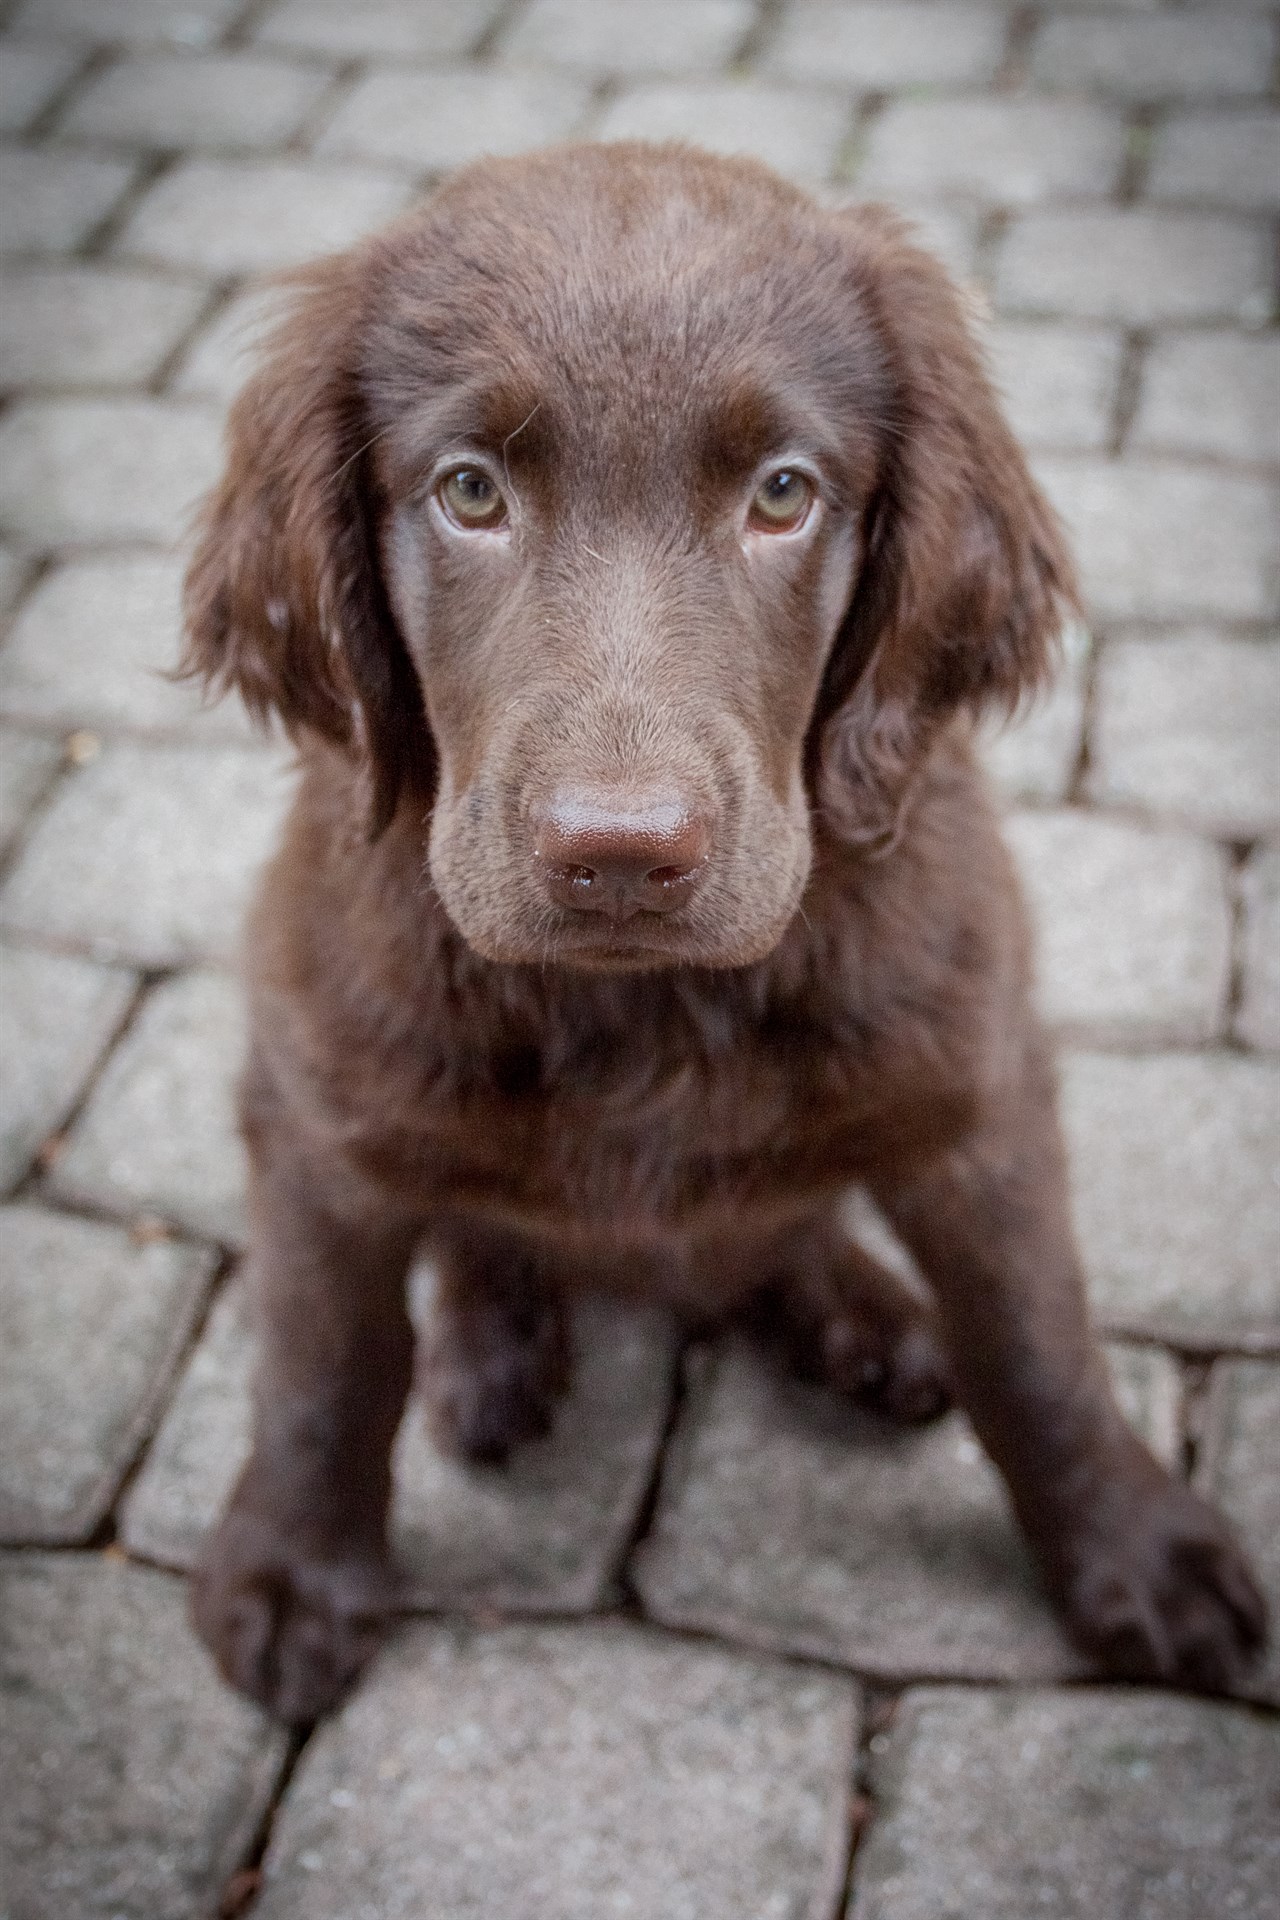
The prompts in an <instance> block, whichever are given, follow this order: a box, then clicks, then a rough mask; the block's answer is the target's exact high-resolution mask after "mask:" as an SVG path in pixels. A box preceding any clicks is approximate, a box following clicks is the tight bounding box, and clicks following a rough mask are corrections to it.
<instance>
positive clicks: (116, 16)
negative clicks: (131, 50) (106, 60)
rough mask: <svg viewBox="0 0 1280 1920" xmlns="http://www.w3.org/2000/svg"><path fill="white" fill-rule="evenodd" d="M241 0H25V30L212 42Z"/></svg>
mask: <svg viewBox="0 0 1280 1920" xmlns="http://www.w3.org/2000/svg"><path fill="white" fill-rule="evenodd" d="M240 6H241V0H182V4H181V5H180V6H175V5H174V0H21V4H20V5H19V7H18V10H17V13H16V14H15V15H14V18H13V23H12V24H13V26H14V28H15V29H16V30H17V32H19V33H49V34H67V35H70V36H72V37H74V38H76V39H82V40H94V41H98V42H102V43H111V42H114V41H117V40H118V41H123V42H124V43H125V44H126V45H128V44H131V43H146V42H148V41H160V42H167V43H168V44H170V45H173V46H182V47H207V46H210V45H212V43H213V41H214V40H216V38H217V36H218V34H219V33H220V32H221V30H222V29H223V28H225V27H227V26H229V25H230V23H231V21H232V19H233V18H234V16H235V15H236V14H237V13H238V12H239V11H240Z"/></svg>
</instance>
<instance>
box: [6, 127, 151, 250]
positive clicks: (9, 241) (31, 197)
mask: <svg viewBox="0 0 1280 1920" xmlns="http://www.w3.org/2000/svg"><path fill="white" fill-rule="evenodd" d="M135 171H136V167H135V163H134V162H133V161H132V160H114V159H108V158H107V157H106V156H104V155H97V154H89V153H58V152H54V151H52V150H50V149H49V148H42V149H40V150H39V151H37V150H35V149H30V148H25V147H10V148H7V149H5V150H4V151H3V152H0V251H3V252H5V253H63V252H65V251H66V250H67V249H68V248H69V247H78V246H79V245H80V243H81V241H82V240H85V239H87V238H88V236H89V234H91V233H92V231H93V229H94V228H95V227H96V226H97V225H98V222H99V221H100V220H103V219H105V217H106V215H107V214H108V213H110V211H111V209H112V208H113V207H114V206H116V205H117V204H118V203H119V201H120V200H121V199H122V198H123V196H124V190H125V188H126V187H127V186H128V185H129V182H130V181H131V180H132V179H133V176H134V173H135Z"/></svg>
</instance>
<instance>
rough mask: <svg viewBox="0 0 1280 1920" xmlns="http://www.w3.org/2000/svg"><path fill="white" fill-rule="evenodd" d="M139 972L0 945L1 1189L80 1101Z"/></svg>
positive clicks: (24, 1167)
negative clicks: (77, 1101)
mask: <svg viewBox="0 0 1280 1920" xmlns="http://www.w3.org/2000/svg"><path fill="white" fill-rule="evenodd" d="M136 989H137V979H136V977H135V976H134V975H133V974H131V973H126V972H125V971H124V969H123V968H120V967H99V966H95V965H94V964H93V963H92V962H91V961H88V960H77V959H74V958H72V957H71V956H70V955H69V954H59V953H41V952H40V950H39V949H38V948H35V947H14V946H4V947H0V1116H2V1118H0V1191H7V1190H8V1189H9V1188H10V1187H11V1186H13V1184H14V1183H15V1181H17V1180H19V1179H20V1178H21V1176H22V1175H23V1174H24V1173H25V1172H26V1170H27V1168H28V1166H29V1165H30V1164H31V1158H32V1155H33V1154H34V1153H35V1151H36V1148H37V1147H38V1146H39V1145H40V1143H41V1142H42V1141H43V1140H45V1139H47V1137H48V1136H49V1134H50V1133H52V1131H53V1130H54V1128H55V1127H57V1126H58V1125H59V1123H60V1122H61V1121H62V1120H63V1119H64V1118H65V1117H66V1115H67V1113H68V1112H69V1111H70V1109H71V1108H72V1107H73V1106H74V1104H75V1102H76V1100H77V1098H78V1096H79V1094H80V1092H81V1090H82V1088H83V1087H84V1085H85V1083H86V1082H87V1080H88V1078H89V1075H90V1074H91V1073H92V1071H93V1069H94V1067H95V1066H96V1065H97V1063H98V1060H99V1059H100V1057H101V1055H102V1053H103V1051H104V1049H105V1048H106V1046H107V1044H108V1042H109V1041H110V1039H111V1036H112V1034H113V1033H114V1032H115V1031H116V1029H117V1027H118V1026H119V1025H120V1022H121V1021H122V1020H123V1018H124V1016H125V1013H126V1012H127V1010H128V1006H129V1002H130V1001H131V999H132V998H133V995H134V993H135V991H136Z"/></svg>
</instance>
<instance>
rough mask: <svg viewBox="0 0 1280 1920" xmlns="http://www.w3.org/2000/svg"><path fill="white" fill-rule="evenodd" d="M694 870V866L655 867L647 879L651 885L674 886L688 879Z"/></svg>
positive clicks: (647, 874) (646, 876)
mask: <svg viewBox="0 0 1280 1920" xmlns="http://www.w3.org/2000/svg"><path fill="white" fill-rule="evenodd" d="M692 872H693V868H692V867H653V868H652V869H651V870H650V871H649V872H648V873H646V875H645V879H646V880H647V881H648V882H649V885H650V886H651V887H674V886H678V885H679V883H680V881H681V880H687V879H688V878H689V876H690V874H691V873H692Z"/></svg>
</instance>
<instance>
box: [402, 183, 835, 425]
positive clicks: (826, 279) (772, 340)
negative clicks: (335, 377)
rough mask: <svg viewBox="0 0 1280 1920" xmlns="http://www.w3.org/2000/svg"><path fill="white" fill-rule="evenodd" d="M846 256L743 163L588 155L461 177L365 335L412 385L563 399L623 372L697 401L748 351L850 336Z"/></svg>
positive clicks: (602, 393) (605, 393)
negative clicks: (496, 386)
mask: <svg viewBox="0 0 1280 1920" xmlns="http://www.w3.org/2000/svg"><path fill="white" fill-rule="evenodd" d="M849 277H850V276H849V261H848V249H847V247H845V246H842V245H841V242H840V237H839V235H838V234H837V233H836V232H835V230H834V227H833V224H832V223H831V222H830V221H829V220H825V219H824V218H823V216H822V215H821V214H820V213H819V210H818V209H817V208H816V207H815V206H814V205H813V203H812V202H811V201H809V200H808V198H807V197H806V196H804V195H802V194H800V193H798V192H797V191H796V190H794V189H792V188H790V187H788V186H787V185H786V184H785V183H784V182H782V181H779V180H776V179H775V178H774V177H773V176H771V175H770V174H768V173H767V172H765V171H764V170H763V169H760V168H757V167H755V166H754V165H751V164H749V163H745V162H732V161H724V160H717V159H714V158H712V157H711V156H709V155H703V154H698V153H695V152H693V151H691V150H687V149H679V148H675V149H672V148H645V147H640V146H631V145H620V146H617V147H595V148H592V147H585V148H576V149H565V150H563V151H561V152H560V153H552V154H547V155H540V156H537V158H536V159H535V160H531V161H527V162H522V163H519V164H514V163H510V162H506V163H484V164H482V165H481V166H479V167H476V168H471V169H468V170H467V171H466V172H465V173H463V174H462V175H460V176H458V178H457V179H456V181H455V182H454V183H452V184H451V186H450V188H448V189H446V190H445V192H444V193H442V194H441V195H440V196H438V198H437V199H436V200H435V201H434V202H432V203H430V205H429V206H428V208H427V209H426V210H425V212H424V214H423V215H422V217H421V220H420V223H419V224H418V225H417V226H416V228H415V229H414V230H413V231H411V232H410V233H408V234H402V235H401V237H400V242H399V244H398V245H397V247H396V248H395V249H394V250H388V251H387V252H386V253H385V254H384V256H383V258H382V261H381V263H380V273H379V276H378V278H379V281H380V286H381V291H380V295H379V297H378V299H377V300H376V302H375V303H374V318H373V321H372V322H371V324H372V325H373V327H374V328H375V330H376V332H377V335H378V360H379V363H380V364H381V365H382V366H383V367H384V368H386V367H388V366H389V365H395V366H396V367H398V369H399V370H400V374H401V377H402V379H403V380H404V381H405V382H407V383H412V382H413V381H414V380H415V379H416V380H418V381H421V382H423V383H425V384H429V383H431V382H433V381H436V382H438V381H440V380H441V379H445V380H451V381H454V382H458V383H465V384H471V385H475V384H478V383H483V382H484V381H485V380H486V379H493V378H495V377H497V376H498V375H499V374H500V376H501V381H500V383H501V385H502V386H503V387H504V388H505V389H507V390H510V391H513V392H514V391H516V390H520V389H522V390H524V391H527V392H529V393H530V394H536V395H537V396H538V397H540V398H544V399H546V398H549V396H550V395H551V394H552V393H554V394H555V395H557V396H558V397H559V398H560V399H561V401H562V402H563V403H564V404H566V405H567V406H572V405H574V404H575V403H581V402H582V401H584V400H588V401H590V402H591V403H592V404H599V403H601V402H603V401H604V400H606V399H608V398H609V397H611V396H616V395H617V394H618V393H619V391H620V389H622V388H625V387H626V386H627V384H628V381H629V379H630V380H631V381H632V382H633V383H634V382H642V383H643V387H644V394H643V396H641V395H640V394H639V392H638V391H637V392H636V394H635V395H634V397H635V398H637V399H639V398H642V397H643V398H645V399H646V400H647V402H648V404H649V406H650V407H652V408H660V407H667V408H671V407H674V406H686V407H688V406H691V405H696V404H697V403H698V401H699V399H700V397H704V396H705V397H711V396H713V395H714V394H715V392H716V391H717V389H718V387H720V386H721V385H723V382H724V380H725V378H726V377H730V376H732V375H733V374H734V373H735V372H738V371H740V370H741V368H742V367H743V364H744V361H745V360H748V359H749V358H750V356H751V355H752V354H753V353H754V354H756V355H757V356H760V357H767V358H768V359H770V361H771V363H772V364H773V365H774V366H780V365H781V366H784V367H785V366H786V365H787V364H788V362H793V363H799V362H801V361H803V360H804V358H805V356H806V354H810V355H816V356H817V357H818V358H819V359H821V358H822V357H824V354H825V352H826V350H827V349H828V347H829V343H830V342H831V340H832V338H833V336H835V335H837V334H840V335H845V334H847V333H848V332H849V331H850V330H851V329H853V328H854V327H855V326H856V317H855V315H854V314H853V312H852V311H850V310H849V309H850V307H851V296H850V293H849Z"/></svg>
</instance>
